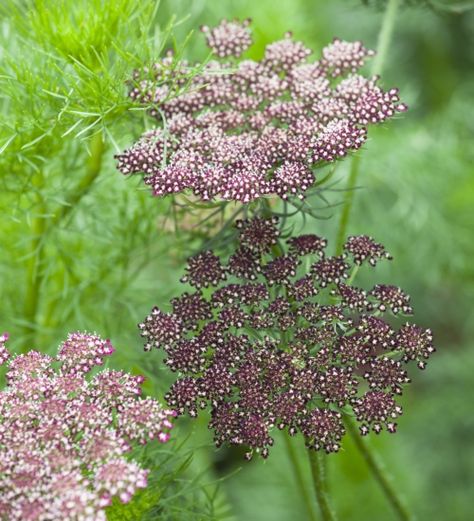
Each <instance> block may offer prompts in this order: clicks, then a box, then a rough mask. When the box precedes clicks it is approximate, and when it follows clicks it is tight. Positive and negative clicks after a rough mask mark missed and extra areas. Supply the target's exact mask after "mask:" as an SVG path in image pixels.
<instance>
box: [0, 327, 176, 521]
mask: <svg viewBox="0 0 474 521" xmlns="http://www.w3.org/2000/svg"><path fill="white" fill-rule="evenodd" d="M7 338H8V336H7V335H5V334H4V335H2V336H0V363H3V362H4V361H5V360H7V359H8V358H10V356H9V353H8V351H7V349H6V347H5V342H6V340H7ZM113 351H114V349H113V347H112V345H111V343H110V341H109V340H103V339H101V338H100V337H98V336H97V335H94V334H89V333H72V334H70V335H69V336H68V338H67V339H66V340H65V341H64V342H63V343H62V344H61V346H60V347H59V350H58V355H57V357H56V358H52V357H49V356H47V355H44V354H41V353H39V352H37V351H30V352H29V353H26V354H24V355H19V356H16V357H12V358H11V359H10V361H9V362H8V371H7V374H6V378H7V382H8V386H7V387H6V388H5V389H3V390H2V391H1V392H0V424H1V428H0V490H1V491H2V493H1V498H0V519H2V520H7V519H8V520H16V519H17V520H31V521H33V520H38V521H40V520H50V519H61V520H65V521H78V520H81V519H90V520H94V521H96V520H97V521H101V520H103V521H105V519H106V516H105V510H104V509H105V507H106V506H108V505H109V504H110V502H111V500H112V498H113V497H118V498H119V499H120V501H122V502H124V503H126V502H128V501H130V499H131V498H132V496H133V495H134V494H135V492H136V491H137V490H138V489H140V488H144V487H146V485H147V474H148V471H147V470H146V469H143V468H141V467H140V466H139V465H138V464H137V463H136V462H135V461H132V460H130V459H129V458H127V457H126V456H125V455H126V453H127V452H129V451H130V450H131V448H132V446H133V445H136V444H144V443H146V442H148V441H151V440H153V439H157V440H159V441H160V442H166V441H167V440H168V438H169V430H170V429H171V427H172V423H171V421H170V420H171V419H172V418H173V417H174V416H175V413H174V411H171V410H168V409H163V408H162V407H161V405H160V404H159V403H158V402H157V401H156V400H153V399H151V398H141V397H140V396H139V395H140V394H141V384H142V383H143V380H144V378H143V377H141V376H132V375H130V374H127V373H124V372H122V371H112V370H104V371H102V372H99V373H97V374H96V375H95V376H94V377H93V378H87V375H88V373H90V371H91V370H92V369H93V368H94V367H96V366H99V365H102V363H103V358H104V357H105V356H108V355H110V354H111V353H112V352H113Z"/></svg>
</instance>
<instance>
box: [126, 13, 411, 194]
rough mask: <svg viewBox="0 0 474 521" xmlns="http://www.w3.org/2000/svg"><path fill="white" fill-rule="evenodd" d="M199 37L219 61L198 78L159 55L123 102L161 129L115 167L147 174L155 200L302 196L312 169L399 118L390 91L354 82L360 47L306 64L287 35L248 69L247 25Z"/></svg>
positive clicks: (335, 48)
mask: <svg viewBox="0 0 474 521" xmlns="http://www.w3.org/2000/svg"><path fill="white" fill-rule="evenodd" d="M202 30H203V32H204V34H205V36H206V39H207V43H208V45H209V47H210V48H211V50H212V51H213V53H214V56H215V57H216V59H215V60H212V61H210V62H208V63H207V64H205V65H204V66H203V67H202V69H201V70H200V72H198V73H197V74H195V75H194V76H192V74H191V72H190V71H191V67H190V65H189V64H187V63H186V62H184V61H180V62H178V63H176V61H175V60H174V58H173V57H172V56H166V57H165V58H164V59H162V60H161V61H160V62H158V63H156V64H155V65H154V66H153V67H152V68H150V69H145V70H142V71H139V72H137V73H136V74H135V77H134V82H133V88H132V90H131V92H130V96H131V97H132V98H133V99H135V100H137V101H139V102H141V103H143V104H145V105H148V106H150V105H151V106H152V107H153V108H152V109H151V113H152V114H153V115H154V116H156V118H157V119H158V121H159V126H158V127H157V128H156V129H154V130H151V131H149V132H147V133H145V134H144V135H143V136H142V137H141V138H140V139H139V141H138V142H137V143H135V144H134V145H133V146H132V147H131V148H129V149H128V150H126V151H125V152H123V153H122V154H120V155H118V156H117V159H118V168H119V170H120V171H121V172H122V173H124V174H127V175H128V174H135V173H140V174H142V175H144V181H145V183H146V184H147V185H148V186H150V187H151V189H152V191H153V193H154V195H156V196H164V195H167V194H173V193H178V192H182V191H187V192H192V193H193V194H194V195H195V196H197V197H198V198H200V199H202V200H212V199H220V200H232V201H240V202H243V203H247V202H249V201H252V200H254V199H256V198H259V197H261V196H266V195H277V196H279V197H281V198H283V199H286V198H287V197H289V196H298V197H303V195H304V193H305V192H306V191H307V190H308V189H309V188H310V187H311V186H312V185H313V184H314V182H315V170H316V169H317V168H318V167H319V166H321V165H324V164H327V163H328V162H332V161H335V160H337V159H340V158H342V157H344V156H346V154H348V152H350V151H354V150H356V149H358V148H359V147H360V146H361V145H362V144H363V143H364V141H365V140H366V135H367V127H368V125H371V124H376V123H381V122H384V121H386V120H387V119H388V118H391V117H393V116H394V115H395V114H396V113H397V112H400V111H404V110H406V106H405V105H404V104H403V103H400V100H399V95H398V90H397V89H396V88H391V89H389V90H388V91H385V90H383V89H382V88H381V87H379V86H378V78H377V77H372V78H368V77H365V76H362V75H360V74H359V72H358V71H359V69H360V67H362V66H363V65H364V63H365V61H366V59H367V58H369V57H371V56H372V55H373V54H374V53H373V51H371V50H368V49H366V48H365V47H364V46H363V44H362V43H361V42H358V41H356V42H346V41H342V40H339V39H337V38H336V39H334V41H333V42H332V43H331V44H329V45H328V46H327V47H325V48H324V49H323V50H322V55H321V57H320V59H319V60H317V61H309V60H308V58H309V56H310V54H311V50H310V49H308V48H307V47H305V46H304V45H303V43H301V42H299V41H295V40H294V39H293V38H292V37H291V35H290V34H287V35H286V36H285V38H284V39H282V40H280V41H276V42H273V43H271V44H269V45H267V47H266V49H265V53H264V56H263V58H262V59H261V60H260V61H254V60H250V59H240V55H241V53H242V52H244V51H245V50H246V49H247V48H248V47H249V45H250V44H251V41H252V40H251V33H250V29H249V22H248V21H245V22H243V23H239V22H236V21H233V22H228V21H223V22H222V23H221V24H220V25H219V26H218V27H215V28H213V29H211V28H209V27H203V28H202Z"/></svg>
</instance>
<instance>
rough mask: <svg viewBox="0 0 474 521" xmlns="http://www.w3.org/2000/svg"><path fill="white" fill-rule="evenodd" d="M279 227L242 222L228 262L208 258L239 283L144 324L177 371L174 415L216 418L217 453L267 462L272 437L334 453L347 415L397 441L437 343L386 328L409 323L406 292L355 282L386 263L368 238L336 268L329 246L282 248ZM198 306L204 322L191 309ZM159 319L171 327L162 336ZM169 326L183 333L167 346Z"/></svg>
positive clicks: (364, 429)
mask: <svg viewBox="0 0 474 521" xmlns="http://www.w3.org/2000/svg"><path fill="white" fill-rule="evenodd" d="M277 224H278V220H277V219H275V218H273V219H264V218H262V217H255V218H253V219H250V220H245V221H237V222H236V228H237V230H238V232H239V244H238V245H237V247H236V252H235V253H231V254H230V256H229V257H228V258H227V259H226V260H225V259H218V257H217V256H214V254H212V253H211V252H208V253H207V254H206V255H208V256H209V258H210V259H211V258H212V259H214V257H215V258H216V259H218V260H219V263H218V265H219V267H220V268H219V269H220V270H222V273H223V274H227V275H228V276H229V279H231V280H230V281H229V282H227V281H225V279H224V277H216V281H217V284H216V285H215V286H214V287H212V288H211V289H208V290H206V291H202V292H201V291H198V293H196V294H193V295H194V296H191V295H190V294H189V293H184V294H183V296H181V297H179V298H177V299H173V300H172V307H173V312H172V313H170V314H168V313H164V312H162V311H160V310H157V308H155V309H154V310H152V312H151V315H150V316H149V317H147V318H146V319H145V320H144V321H143V323H142V324H140V326H139V327H140V330H141V333H142V335H143V336H144V338H145V339H146V348H147V349H148V348H149V347H150V346H152V345H156V347H163V348H164V350H165V351H166V355H167V358H166V363H167V365H169V367H170V368H171V369H173V370H175V371H179V374H178V377H177V380H176V381H175V383H174V384H173V385H172V387H171V389H170V390H169V392H168V394H167V396H166V398H167V400H168V403H169V404H170V406H172V407H173V408H174V409H176V410H177V411H178V413H179V414H184V413H186V412H187V413H189V414H190V415H191V416H193V417H194V416H196V415H197V414H198V411H199V409H201V408H206V407H208V406H209V407H210V409H211V422H210V427H211V428H212V429H213V430H214V434H215V442H216V444H217V445H221V444H222V443H231V444H237V445H245V446H247V447H248V449H249V450H248V453H247V457H251V455H252V453H254V452H258V453H260V454H261V455H262V456H264V457H266V456H267V455H268V451H269V447H270V446H271V445H272V444H273V438H272V429H273V428H274V427H275V426H276V427H277V428H280V429H288V431H289V432H290V434H295V433H296V432H298V431H299V432H301V433H303V435H304V436H305V439H306V441H307V444H308V446H309V447H311V448H313V449H323V450H325V451H326V452H335V451H337V450H338V449H339V447H340V443H341V439H342V437H343V435H344V425H343V414H345V413H347V412H350V410H351V409H352V411H353V414H354V415H355V417H356V419H357V420H358V421H359V422H360V429H361V433H362V434H367V433H368V432H369V431H371V430H372V431H374V432H376V433H379V432H381V431H382V430H384V429H385V430H388V431H389V432H395V430H396V426H397V425H396V418H397V417H398V416H399V415H400V414H401V412H402V411H401V408H400V407H399V405H398V404H397V403H396V401H395V398H396V397H397V395H399V394H401V393H402V391H403V387H404V386H405V385H406V384H407V383H409V378H408V375H407V372H406V370H405V364H406V363H407V362H410V361H411V360H415V361H417V362H418V365H419V367H424V366H425V360H426V358H427V357H428V356H429V355H430V354H431V353H432V352H433V351H434V347H433V344H432V336H431V332H430V331H429V330H427V331H425V330H423V329H421V328H419V327H418V326H415V325H412V324H406V325H404V326H402V327H401V328H400V329H399V330H398V331H397V330H395V329H394V328H393V327H392V326H390V325H389V323H388V322H387V321H386V320H385V318H384V317H383V314H384V313H391V314H392V315H398V314H410V313H411V308H410V307H409V306H408V304H407V303H408V296H407V295H405V294H404V293H403V292H402V291H401V290H400V289H399V288H395V286H386V285H377V286H375V288H374V290H372V291H370V292H366V291H365V290H363V289H361V288H358V287H355V286H352V285H351V283H350V282H349V281H350V280H351V277H350V276H349V274H351V273H352V274H354V273H355V270H357V269H358V267H359V264H361V263H362V262H364V261H366V260H367V261H368V262H369V263H370V264H372V265H374V264H375V261H376V260H378V259H381V258H390V256H389V255H388V254H387V253H386V252H385V249H384V248H383V246H382V245H380V244H378V243H376V242H375V241H373V239H370V238H368V237H365V236H360V237H351V238H350V239H349V240H348V241H347V243H346V246H345V251H344V254H343V255H341V256H336V257H331V256H326V255H325V247H326V245H327V241H326V240H325V239H324V238H322V237H319V236H317V235H302V236H300V237H292V238H290V239H287V240H286V244H287V248H285V247H284V245H283V244H278V239H279V236H280V233H279V231H278V228H277ZM250 248H251V249H250ZM276 252H279V253H276ZM244 257H246V258H247V261H245V262H244V260H243V258H244ZM236 258H238V259H239V260H238V262H237V261H236ZM194 259H195V258H194ZM194 259H193V258H192V259H191V260H190V263H191V264H193V263H194V262H195V261H194ZM213 262H214V261H213ZM216 262H217V261H216ZM246 262H247V264H246ZM237 266H238V267H237ZM244 266H246V267H245V269H244ZM308 266H309V269H308ZM189 272H190V269H189V267H188V273H189ZM219 273H221V271H219ZM249 279H250V280H251V281H250V282H249ZM343 281H345V282H343ZM189 282H192V281H191V280H190V281H189ZM194 301H196V302H199V310H201V309H202V310H204V309H205V313H204V311H203V312H202V313H201V312H199V313H197V312H196V310H195V307H194V304H193V306H191V308H189V307H188V304H187V303H194ZM206 302H207V303H208V304H207V305H206V304H204V303H206ZM177 303H178V304H177ZM181 303H182V304H181ZM185 303H186V305H184V304H185ZM156 316H159V317H166V322H162V323H163V327H157V326H156V325H155V323H154V320H155V317H156ZM160 320H161V319H160ZM168 323H171V324H181V325H182V327H181V329H180V332H179V333H178V334H177V336H176V337H174V336H173V335H168V334H167V335H166V338H167V339H169V342H163V340H162V339H163V335H164V334H165V333H164V329H165V326H166V324H168ZM184 325H186V326H184ZM175 331H176V332H177V331H178V330H175Z"/></svg>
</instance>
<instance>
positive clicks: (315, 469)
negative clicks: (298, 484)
mask: <svg viewBox="0 0 474 521" xmlns="http://www.w3.org/2000/svg"><path fill="white" fill-rule="evenodd" d="M323 457H324V455H323V456H321V454H320V453H319V451H316V450H312V449H308V458H309V464H310V467H311V475H312V476H313V485H314V492H315V494H316V498H317V500H318V504H319V508H320V510H321V516H322V519H323V521H335V520H336V515H335V514H334V512H333V510H332V508H331V505H330V502H329V493H328V488H327V481H326V472H325V469H324V464H323V460H322V458H323Z"/></svg>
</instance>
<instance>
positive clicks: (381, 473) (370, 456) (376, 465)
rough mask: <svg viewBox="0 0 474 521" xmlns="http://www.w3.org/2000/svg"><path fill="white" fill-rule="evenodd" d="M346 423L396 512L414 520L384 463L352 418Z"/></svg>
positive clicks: (399, 516) (358, 448) (405, 520)
mask: <svg viewBox="0 0 474 521" xmlns="http://www.w3.org/2000/svg"><path fill="white" fill-rule="evenodd" d="M345 424H346V427H347V431H348V432H349V435H350V436H351V438H352V439H353V441H354V443H355V446H356V447H357V450H358V451H359V452H360V454H361V455H362V457H363V458H364V460H365V462H366V463H367V466H368V467H369V469H370V471H371V472H372V475H373V476H374V478H375V479H376V480H377V482H378V484H379V485H380V487H381V489H382V490H383V492H384V494H385V497H386V498H387V500H388V501H389V503H390V504H391V505H392V507H393V510H394V512H395V513H396V515H397V517H398V519H400V521H413V519H414V516H413V515H412V514H411V513H410V511H409V510H408V509H407V507H406V505H405V504H404V502H403V501H402V499H401V498H400V497H399V495H398V494H397V491H396V490H395V487H394V486H393V485H392V483H391V480H390V478H389V476H388V475H387V473H386V472H385V470H384V468H383V466H382V464H381V463H380V461H379V460H378V459H377V457H376V456H375V455H374V453H373V451H371V450H370V448H369V447H368V445H367V443H366V442H365V440H363V439H362V437H361V436H360V434H359V430H358V428H357V427H356V425H355V424H354V422H353V421H352V419H351V418H348V417H347V418H346V420H345Z"/></svg>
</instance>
